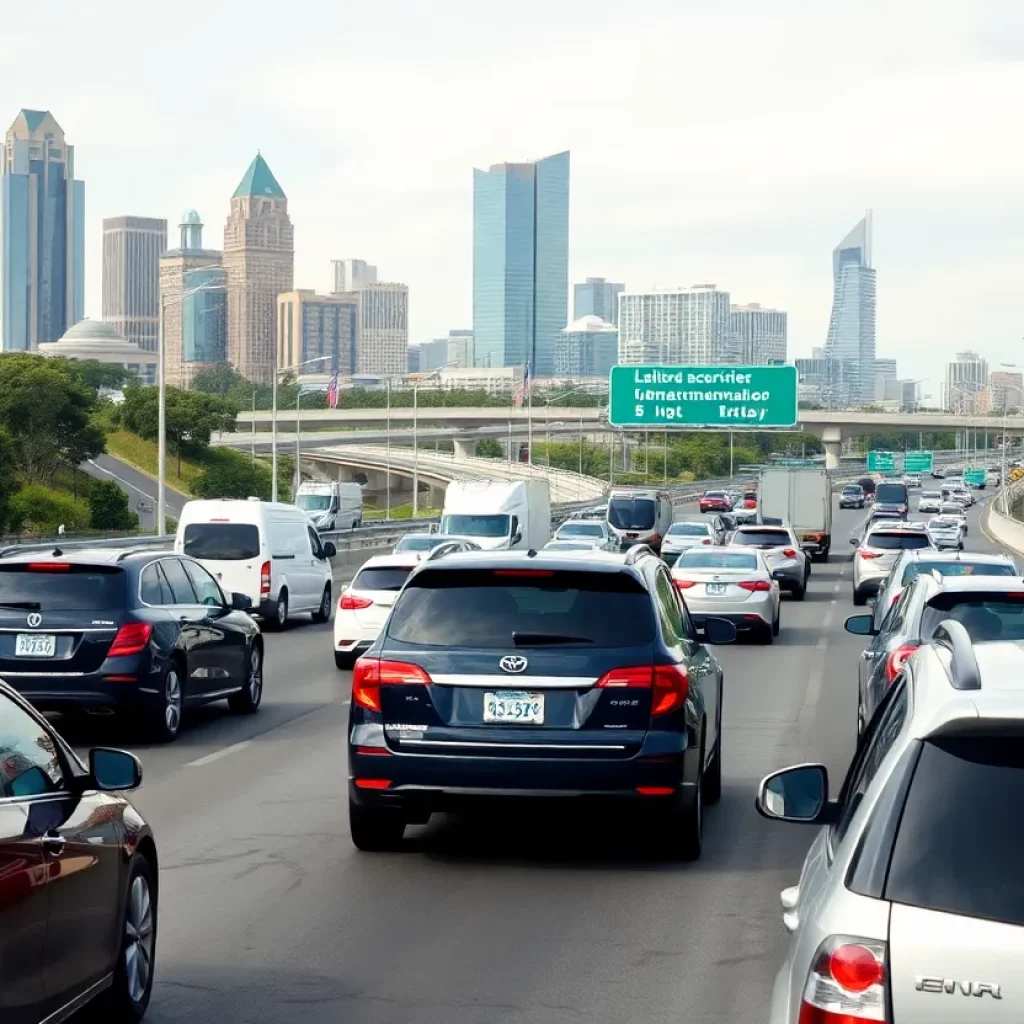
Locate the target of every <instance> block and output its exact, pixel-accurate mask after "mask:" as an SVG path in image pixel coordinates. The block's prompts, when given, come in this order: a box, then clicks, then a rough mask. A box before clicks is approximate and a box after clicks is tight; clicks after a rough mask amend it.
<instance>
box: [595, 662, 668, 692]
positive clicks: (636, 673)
mask: <svg viewBox="0 0 1024 1024" xmlns="http://www.w3.org/2000/svg"><path fill="white" fill-rule="evenodd" d="M653 675H654V669H653V668H652V667H651V666H650V665H636V666H633V667H630V668H613V669H612V670H611V671H610V672H605V674H604V675H603V676H601V678H600V679H598V681H597V682H596V683H595V684H594V686H595V687H597V689H599V690H611V689H614V688H615V687H617V686H624V687H629V688H630V689H634V690H649V689H650V688H651V677H652V676H653Z"/></svg>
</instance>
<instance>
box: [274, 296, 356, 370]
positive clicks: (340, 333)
mask: <svg viewBox="0 0 1024 1024" xmlns="http://www.w3.org/2000/svg"><path fill="white" fill-rule="evenodd" d="M358 318H359V312H358V307H357V305H356V303H355V301H354V300H353V299H352V298H351V297H347V298H342V297H340V296H336V295H317V294H316V293H315V292H313V291H311V290H306V289H301V288H300V289H299V290H298V291H294V292H282V293H281V294H280V295H278V297H277V365H278V366H279V367H280V368H281V369H285V368H289V367H290V368H292V369H294V370H295V371H296V373H300V374H302V373H306V374H318V373H319V374H323V373H337V374H340V375H342V376H344V377H348V376H351V374H352V373H353V371H354V370H355V368H356V334H357V327H358ZM324 357H326V358H324ZM314 359H321V360H322V361H321V362H318V363H315V364H313V365H307V366H302V364H303V363H307V364H309V363H310V362H311V361H312V360H314Z"/></svg>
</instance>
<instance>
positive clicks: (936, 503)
mask: <svg viewBox="0 0 1024 1024" xmlns="http://www.w3.org/2000/svg"><path fill="white" fill-rule="evenodd" d="M941 505H942V492H941V491H922V492H921V496H920V497H919V498H918V499H917V511H918V512H928V513H931V514H932V515H934V514H935V513H937V512H938V511H939V508H940V506H941Z"/></svg>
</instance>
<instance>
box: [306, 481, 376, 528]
mask: <svg viewBox="0 0 1024 1024" xmlns="http://www.w3.org/2000/svg"><path fill="white" fill-rule="evenodd" d="M295 504H296V505H298V506H299V508H301V509H302V511H303V512H305V513H306V515H308V516H309V518H310V519H311V520H312V522H313V525H314V526H315V527H316V528H317V529H318V530H354V529H355V528H356V527H357V526H362V524H363V488H362V486H361V485H360V484H355V483H323V484H321V483H303V484H299V491H298V494H296V495H295Z"/></svg>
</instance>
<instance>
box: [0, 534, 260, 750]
mask: <svg viewBox="0 0 1024 1024" xmlns="http://www.w3.org/2000/svg"><path fill="white" fill-rule="evenodd" d="M248 606H249V599H248V598H247V597H245V596H244V595H241V594H232V595H229V596H226V595H225V594H224V592H223V591H222V590H221V588H220V585H219V584H218V583H217V581H216V580H215V579H214V578H213V577H212V576H211V575H210V574H209V573H208V572H207V571H206V569H204V568H203V566H202V565H200V564H199V563H198V562H197V561H195V560H194V559H191V558H188V557H187V556H181V555H173V554H168V553H166V552H159V551H146V550H138V549H137V550H129V551H120V552H119V551H115V550H104V549H91V550H77V551H69V552H67V553H64V552H61V551H60V550H59V549H54V550H53V551H52V552H48V553H46V554H44V555H39V554H19V555H17V556H15V557H9V558H3V559H0V678H3V679H5V680H6V681H7V682H8V683H9V684H10V685H11V686H13V687H14V688H15V689H16V690H18V691H19V692H20V693H21V694H22V695H23V696H24V697H25V698H26V699H28V700H29V701H30V702H31V703H32V704H33V705H35V706H36V707H37V708H39V709H40V710H44V711H74V710H98V709H103V710H110V711H126V712H131V713H134V714H137V715H139V716H140V717H142V718H143V719H144V720H145V721H146V723H147V724H148V725H149V727H150V730H151V732H152V733H153V734H154V738H155V739H157V740H159V741H162V742H166V741H169V740H173V739H175V738H176V737H177V736H178V732H179V731H180V729H181V722H182V716H183V713H184V710H185V708H186V707H188V706H190V705H196V704H204V703H208V702H210V701H215V700H222V699H227V701H228V703H229V704H230V706H231V708H232V710H234V711H238V712H240V713H246V714H248V713H252V712H254V711H256V710H257V709H258V708H259V706H260V701H261V699H262V696H263V638H262V636H261V635H260V631H259V627H258V626H257V625H256V623H255V622H254V621H253V620H252V618H250V616H249V615H248V614H247V612H246V610H245V609H246V608H248Z"/></svg>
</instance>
